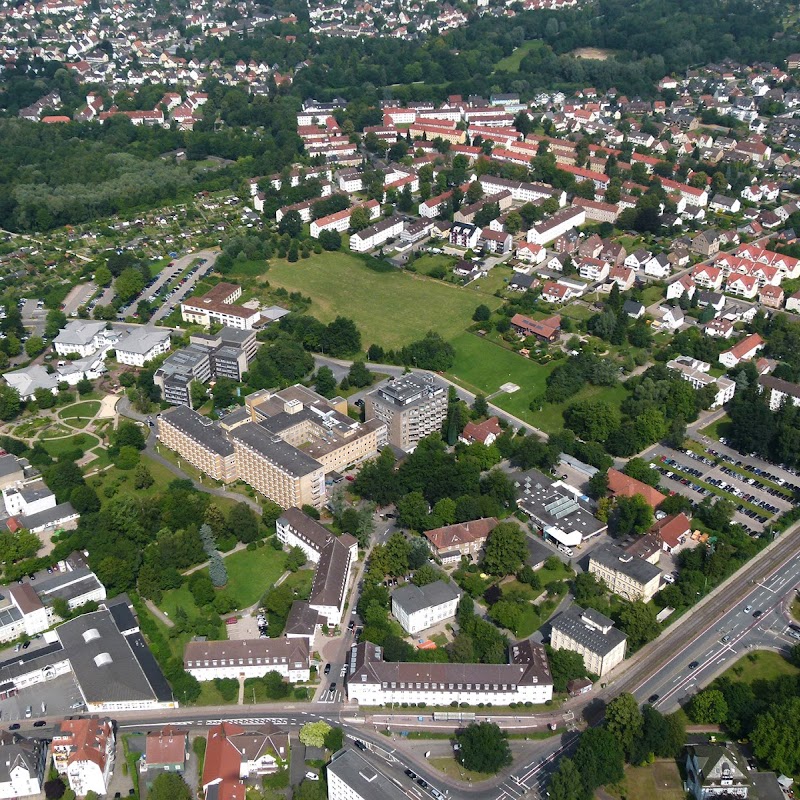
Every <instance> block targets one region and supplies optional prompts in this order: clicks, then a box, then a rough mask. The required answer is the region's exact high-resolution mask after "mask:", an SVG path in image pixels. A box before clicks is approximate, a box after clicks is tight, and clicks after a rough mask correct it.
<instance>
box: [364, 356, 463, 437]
mask: <svg viewBox="0 0 800 800" xmlns="http://www.w3.org/2000/svg"><path fill="white" fill-rule="evenodd" d="M365 411H366V419H367V421H370V420H374V419H377V420H380V421H381V422H383V423H385V424H386V427H387V430H388V439H389V441H390V442H391V443H392V444H393V445H395V446H396V447H399V448H401V449H402V450H406V451H411V450H413V449H414V448H415V447H416V446H417V442H419V440H420V439H422V438H423V437H425V436H428V435H430V434H431V433H435V432H436V431H438V430H439V429H440V428H441V427H442V423H443V422H444V419H445V417H446V416H447V388H446V386H445V385H444V384H443V383H441V382H439V381H437V380H436V379H435V378H434V377H433V376H432V375H428V374H423V373H419V372H412V373H410V374H408V375H403V377H401V378H396V379H395V380H393V381H389V382H388V383H387V384H386V385H385V386H382V387H380V388H379V389H376V390H375V391H373V392H370V393H369V394H368V395H367V397H366V406H365Z"/></svg>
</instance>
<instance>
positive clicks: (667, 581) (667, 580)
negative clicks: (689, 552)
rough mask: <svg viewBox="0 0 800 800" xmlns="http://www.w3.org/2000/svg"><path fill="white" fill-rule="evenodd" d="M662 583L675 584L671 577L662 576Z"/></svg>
mask: <svg viewBox="0 0 800 800" xmlns="http://www.w3.org/2000/svg"><path fill="white" fill-rule="evenodd" d="M662 577H663V578H664V583H675V578H674V577H673V576H672V575H663V576H662Z"/></svg>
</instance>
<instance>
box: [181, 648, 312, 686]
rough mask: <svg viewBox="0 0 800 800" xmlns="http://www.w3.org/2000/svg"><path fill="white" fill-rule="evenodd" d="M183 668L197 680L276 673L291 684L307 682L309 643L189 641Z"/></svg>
mask: <svg viewBox="0 0 800 800" xmlns="http://www.w3.org/2000/svg"><path fill="white" fill-rule="evenodd" d="M183 666H184V668H185V669H186V671H187V672H188V673H189V674H190V675H193V676H194V677H195V678H197V680H199V681H213V680H215V679H216V678H236V679H238V678H239V677H241V676H244V677H245V678H262V677H263V676H264V675H266V674H267V673H268V672H278V673H280V675H281V676H282V677H283V678H284V679H286V680H288V681H289V682H290V683H296V682H298V681H307V680H308V676H309V669H308V642H307V641H306V640H305V639H235V640H227V639H226V640H224V641H221V642H212V641H202V642H200V641H194V642H188V643H187V645H186V648H185V649H184V651H183Z"/></svg>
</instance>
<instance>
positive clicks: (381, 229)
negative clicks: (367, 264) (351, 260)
mask: <svg viewBox="0 0 800 800" xmlns="http://www.w3.org/2000/svg"><path fill="white" fill-rule="evenodd" d="M403 225H404V222H403V219H402V218H401V217H389V219H384V220H382V221H381V222H376V223H375V224H374V225H370V226H369V227H368V228H364V229H363V230H360V231H358V233H354V234H353V235H352V236H351V237H350V249H351V250H353V251H355V252H356V253H366V252H367V250H372V249H373V248H374V247H380V245H382V244H385V243H386V242H388V241H389V239H396V238H397V237H398V236H399V235H400V234H401V233H402V232H403Z"/></svg>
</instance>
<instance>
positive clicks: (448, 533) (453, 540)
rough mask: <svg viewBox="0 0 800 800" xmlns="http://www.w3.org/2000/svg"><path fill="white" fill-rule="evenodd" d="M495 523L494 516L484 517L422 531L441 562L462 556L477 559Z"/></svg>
mask: <svg viewBox="0 0 800 800" xmlns="http://www.w3.org/2000/svg"><path fill="white" fill-rule="evenodd" d="M497 524H498V523H497V520H496V519H495V518H494V517H484V518H483V519H474V520H472V521H471V522H458V523H456V524H455V525H445V526H444V527H443V528H434V529H433V530H430V531H424V536H425V538H426V539H427V540H428V546H429V547H430V548H431V550H432V551H433V553H434V554H435V555H436V556H437V557H438V558H439V559H440V560H441V562H442V563H443V564H446V565H447V564H454V563H458V562H459V561H461V559H462V558H467V559H469V560H475V561H477V560H478V559H477V556H479V555H480V553H481V551H482V550H483V547H484V545H485V544H486V540H487V539H488V538H489V534H490V533H491V532H492V531H493V530H494V528H495V527H496V526H497Z"/></svg>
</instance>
